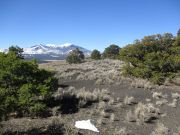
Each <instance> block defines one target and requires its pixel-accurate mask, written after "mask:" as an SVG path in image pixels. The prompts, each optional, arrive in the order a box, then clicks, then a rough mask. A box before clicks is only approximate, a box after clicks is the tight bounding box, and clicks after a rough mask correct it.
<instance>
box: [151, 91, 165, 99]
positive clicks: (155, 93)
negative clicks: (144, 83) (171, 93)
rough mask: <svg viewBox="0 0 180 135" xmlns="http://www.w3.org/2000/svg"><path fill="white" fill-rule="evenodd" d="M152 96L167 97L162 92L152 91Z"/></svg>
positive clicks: (157, 97)
mask: <svg viewBox="0 0 180 135" xmlns="http://www.w3.org/2000/svg"><path fill="white" fill-rule="evenodd" d="M152 97H153V98H155V99H160V98H167V95H166V94H164V95H163V94H162V92H152Z"/></svg>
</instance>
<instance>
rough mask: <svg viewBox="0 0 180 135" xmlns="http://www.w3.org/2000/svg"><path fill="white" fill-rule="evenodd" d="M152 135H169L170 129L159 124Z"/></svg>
mask: <svg viewBox="0 0 180 135" xmlns="http://www.w3.org/2000/svg"><path fill="white" fill-rule="evenodd" d="M151 135H169V129H168V128H167V127H165V126H164V124H162V123H158V124H157V126H156V128H155V130H154V131H153V132H152V133H151Z"/></svg>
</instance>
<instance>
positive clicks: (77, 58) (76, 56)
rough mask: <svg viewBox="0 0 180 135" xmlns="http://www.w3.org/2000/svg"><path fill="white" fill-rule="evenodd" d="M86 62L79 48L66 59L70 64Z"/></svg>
mask: <svg viewBox="0 0 180 135" xmlns="http://www.w3.org/2000/svg"><path fill="white" fill-rule="evenodd" d="M83 60H84V54H83V52H82V51H80V50H79V49H78V48H76V49H75V50H73V51H72V52H70V53H69V55H68V56H67V58H66V61H67V62H68V63H70V64H71V63H81V62H83Z"/></svg>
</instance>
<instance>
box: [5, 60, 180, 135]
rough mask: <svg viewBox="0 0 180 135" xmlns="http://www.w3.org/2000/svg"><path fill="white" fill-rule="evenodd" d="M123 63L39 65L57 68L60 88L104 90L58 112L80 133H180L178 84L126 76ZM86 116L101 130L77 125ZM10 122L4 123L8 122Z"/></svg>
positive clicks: (172, 134)
mask: <svg viewBox="0 0 180 135" xmlns="http://www.w3.org/2000/svg"><path fill="white" fill-rule="evenodd" d="M123 64H124V63H123V62H121V61H119V60H108V59H105V60H98V61H92V60H87V61H86V62H84V63H81V64H67V63H66V62H65V61H52V62H45V63H41V64H39V67H40V68H44V69H48V70H51V71H54V72H55V76H56V77H57V78H58V80H59V84H60V86H59V89H58V90H63V91H69V90H71V91H81V92H83V91H89V92H90V93H93V94H94V96H95V95H96V93H98V92H99V93H100V92H102V93H104V94H105V97H104V98H103V100H102V101H99V102H95V103H93V104H91V105H89V106H88V107H82V108H79V110H78V111H76V112H74V113H70V114H58V117H61V119H64V120H65V121H66V124H67V125H71V127H73V129H74V130H77V131H78V134H83V135H96V134H99V135H127V134H130V135H180V88H179V86H175V85H174V84H170V83H167V84H166V85H163V86H158V85H154V84H152V83H150V82H148V81H147V80H143V79H138V78H130V77H123V76H122V66H123ZM97 91H98V92H97ZM86 98H87V99H88V96H87V97H86ZM46 119H49V118H46ZM87 119H90V120H91V122H92V123H93V124H94V125H95V126H96V127H97V128H98V130H99V131H100V132H99V133H95V132H93V131H88V130H81V129H76V128H75V127H74V124H75V121H78V120H87ZM17 120H19V121H21V120H20V119H17ZM22 121H23V120H22ZM9 123H10V122H9ZM9 123H8V122H4V123H3V124H4V125H6V126H8V124H9ZM11 123H13V121H11ZM13 124H17V123H16V122H14V123H13ZM18 124H19V123H18ZM20 125H21V124H20ZM69 134H73V133H69Z"/></svg>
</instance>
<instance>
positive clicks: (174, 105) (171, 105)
mask: <svg viewBox="0 0 180 135" xmlns="http://www.w3.org/2000/svg"><path fill="white" fill-rule="evenodd" d="M168 106H170V107H173V108H176V106H177V99H173V101H172V103H169V104H168Z"/></svg>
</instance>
